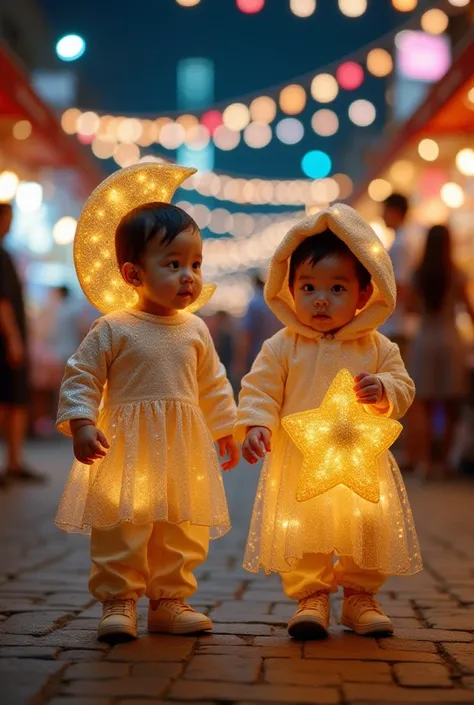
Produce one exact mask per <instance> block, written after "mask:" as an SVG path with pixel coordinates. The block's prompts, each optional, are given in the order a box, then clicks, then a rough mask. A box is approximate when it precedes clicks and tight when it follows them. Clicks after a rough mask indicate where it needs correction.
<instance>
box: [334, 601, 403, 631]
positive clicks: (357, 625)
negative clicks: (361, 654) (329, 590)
mask: <svg viewBox="0 0 474 705" xmlns="http://www.w3.org/2000/svg"><path fill="white" fill-rule="evenodd" d="M341 624H343V625H344V626H345V627H349V629H352V630H353V631H355V633H356V634H360V635H361V636H366V635H368V634H393V624H392V622H391V620H390V618H389V617H387V615H386V614H385V612H384V611H383V610H382V607H381V606H380V603H379V602H377V600H375V599H374V596H373V595H371V594H370V593H368V592H356V593H352V595H344V603H343V607H342V617H341Z"/></svg>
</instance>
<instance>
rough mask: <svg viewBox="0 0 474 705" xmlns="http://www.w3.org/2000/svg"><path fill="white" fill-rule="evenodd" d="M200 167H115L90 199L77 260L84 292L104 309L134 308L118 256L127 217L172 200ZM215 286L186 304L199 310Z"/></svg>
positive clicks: (76, 243) (78, 231) (80, 227)
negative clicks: (118, 233)
mask: <svg viewBox="0 0 474 705" xmlns="http://www.w3.org/2000/svg"><path fill="white" fill-rule="evenodd" d="M195 172H196V169H190V168H188V167H183V166H177V165H176V164H157V163H155V162H149V163H147V162H142V163H140V164H135V165H133V166H129V167H127V168H126V169H120V170H119V171H116V172H115V173H113V174H112V175H111V176H109V177H108V178H107V179H105V180H104V181H102V183H101V184H99V186H97V188H96V189H94V191H93V192H92V194H91V195H90V196H89V198H88V199H87V201H86V203H85V205H84V208H83V209H82V213H81V216H80V218H79V221H78V223H77V229H76V236H75V239H74V264H75V267H76V273H77V278H78V279H79V283H80V285H81V287H82V291H83V292H84V294H85V295H86V297H87V298H88V299H89V301H90V303H91V304H92V305H93V306H94V307H95V308H97V309H99V311H102V313H111V312H112V311H120V310H122V309H124V308H130V307H132V306H134V305H135V304H136V302H137V294H136V292H135V290H134V289H132V287H130V286H128V284H126V283H125V282H124V280H123V279H122V275H121V274H120V270H119V267H118V264H117V260H116V256H115V231H116V229H117V226H118V224H119V223H120V221H121V220H122V218H123V216H124V215H126V214H127V213H129V212H130V211H131V210H133V209H134V208H137V207H138V206H143V205H144V204H145V203H151V202H153V201H160V202H165V203H170V202H171V199H172V198H173V195H174V193H175V191H176V189H177V188H178V187H179V186H180V185H181V184H182V183H183V181H185V180H186V179H187V178H188V177H189V176H191V175H192V174H194V173H195ZM215 288H216V287H215V285H214V284H207V285H204V286H203V289H202V292H201V295H200V296H199V298H198V299H196V301H195V302H194V303H193V304H191V305H190V306H188V309H187V310H189V311H197V310H198V309H199V308H201V307H202V306H204V304H205V303H207V301H209V299H210V298H211V296H212V294H213V293H214V290H215Z"/></svg>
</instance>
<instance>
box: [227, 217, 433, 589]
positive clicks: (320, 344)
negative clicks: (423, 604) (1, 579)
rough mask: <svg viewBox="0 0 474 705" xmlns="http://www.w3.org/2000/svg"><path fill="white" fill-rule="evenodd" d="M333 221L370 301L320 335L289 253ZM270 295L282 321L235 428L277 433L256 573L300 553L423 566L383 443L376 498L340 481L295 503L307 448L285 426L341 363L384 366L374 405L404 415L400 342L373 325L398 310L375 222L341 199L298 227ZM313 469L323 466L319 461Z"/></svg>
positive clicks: (259, 516)
mask: <svg viewBox="0 0 474 705" xmlns="http://www.w3.org/2000/svg"><path fill="white" fill-rule="evenodd" d="M326 228H330V229H331V231H332V232H333V233H335V234H336V235H338V237H340V238H341V239H342V240H343V241H344V242H345V243H346V244H347V245H348V246H349V247H350V249H351V250H352V252H353V253H354V254H355V255H356V257H357V258H358V259H359V261H360V262H362V264H363V265H364V266H365V267H366V268H367V269H368V270H369V272H370V274H371V276H372V284H373V287H374V292H373V295H372V296H371V298H370V300H369V302H368V303H367V305H366V306H365V308H364V309H362V310H361V311H360V312H358V313H357V314H356V316H355V317H354V318H353V320H352V321H351V322H350V323H348V324H347V325H346V326H344V327H343V328H341V329H340V330H339V331H338V332H337V333H335V334H327V335H323V334H321V333H318V332H317V331H315V330H314V329H313V328H310V327H308V326H306V325H304V324H303V323H302V322H301V321H300V320H299V319H298V317H297V316H296V312H295V308H294V300H293V296H292V295H291V292H290V290H289V288H288V262H289V259H290V257H291V254H292V252H293V251H294V250H295V249H296V247H297V246H298V245H299V243H301V242H302V241H303V240H304V239H305V238H307V237H311V236H312V235H315V234H318V233H320V232H323V231H325V230H326ZM265 298H266V300H267V303H268V304H269V306H270V308H271V309H272V310H273V312H274V313H275V314H276V315H277V316H278V318H279V319H280V320H281V321H282V323H284V324H285V326H286V328H284V329H283V330H282V331H280V332H278V333H276V335H274V336H273V337H272V338H270V339H269V340H268V341H266V342H265V343H264V345H263V347H262V350H261V352H260V354H259V355H258V356H257V359H256V360H255V362H254V365H253V367H252V369H251V371H250V372H249V373H248V375H246V376H245V377H244V379H243V380H242V391H241V393H240V397H239V408H238V417H237V424H236V428H235V433H236V436H237V438H238V440H241V441H242V440H243V439H244V437H245V433H246V430H247V428H248V427H249V426H265V427H267V428H269V429H270V430H271V432H272V451H271V453H268V454H267V457H266V459H265V462H264V465H263V469H262V474H261V476H260V482H259V486H258V490H257V496H256V498H255V504H254V509H253V516H252V522H251V526H250V533H249V537H248V542H247V548H246V552H245V560H244V567H245V568H247V570H249V571H251V572H257V571H258V570H259V568H264V570H265V571H266V572H279V573H285V572H288V571H291V570H293V569H294V568H295V567H296V566H297V565H298V562H299V561H300V559H301V558H302V557H303V555H304V554H318V553H319V554H331V553H333V552H334V553H336V554H337V555H339V556H349V557H351V558H352V559H353V560H354V562H355V563H356V564H357V566H359V567H360V568H361V569H367V570H377V571H379V572H380V573H382V574H384V575H396V574H400V575H409V574H413V573H416V572H418V571H420V570H421V569H422V561H421V556H420V548H419V544H418V538H417V535H416V531H415V526H414V523H413V517H412V513H411V509H410V504H409V502H408V497H407V493H406V490H405V486H404V483H403V479H402V477H401V474H400V470H399V469H398V467H397V464H396V461H395V459H394V458H393V456H392V455H391V453H389V452H387V453H385V454H384V455H383V456H381V458H380V459H379V461H378V482H379V486H380V497H381V498H380V501H379V502H378V503H372V502H369V501H367V500H365V499H362V498H361V497H359V496H358V495H357V494H355V493H354V492H352V491H351V490H350V489H348V488H347V487H345V486H344V485H338V486H336V487H335V488H334V489H332V490H328V491H327V492H325V493H324V494H321V495H319V496H317V497H314V498H312V499H309V500H307V501H303V502H299V501H297V500H296V488H297V485H298V480H299V476H300V471H301V467H302V457H303V456H302V454H301V452H300V451H299V450H298V448H297V447H296V446H295V444H294V443H293V442H292V441H291V439H290V437H289V436H288V434H287V433H286V431H285V430H284V428H283V426H282V425H281V419H282V418H284V417H285V416H287V415H290V414H294V413H298V412H302V411H307V410H308V409H315V408H318V407H319V406H320V405H321V403H322V401H323V398H324V395H325V394H326V392H327V390H328V388H329V386H330V384H331V382H332V381H333V379H334V378H335V377H336V375H337V374H338V372H340V370H341V369H344V368H345V369H348V370H349V371H350V373H351V374H352V376H353V377H355V376H356V375H358V374H359V373H361V372H369V373H372V374H375V375H378V377H379V379H380V381H381V382H382V385H383V387H384V391H385V394H384V398H383V400H382V402H381V403H380V404H379V405H377V406H371V407H366V410H367V412H368V413H371V414H375V415H383V416H387V417H391V418H394V419H399V418H401V417H402V416H403V415H404V414H405V413H406V411H407V409H408V408H409V406H410V404H411V402H412V401H413V397H414V393H415V388H414V384H413V382H412V380H411V379H410V377H409V375H408V373H407V371H406V369H405V367H404V364H403V362H402V359H401V357H400V352H399V350H398V347H397V346H396V345H394V344H393V343H391V342H390V341H389V340H388V339H387V338H385V337H384V336H383V335H380V334H379V333H377V332H376V327H377V326H378V325H379V324H380V323H382V322H383V321H384V320H385V319H386V318H387V316H388V315H389V313H390V312H391V311H392V310H393V307H394V303H395V281H394V278H393V271H392V266H391V263H390V259H389V258H388V255H387V253H386V252H385V251H384V249H383V248H382V246H381V244H380V241H379V240H378V238H377V236H376V235H375V233H374V232H373V231H372V229H371V228H370V227H369V226H368V225H367V224H366V223H365V222H364V221H362V219H361V218H360V217H359V216H357V214H355V212H354V211H353V210H352V209H350V208H347V207H345V206H343V205H338V206H337V207H332V208H330V209H328V211H324V212H321V213H319V214H318V215H317V216H312V217H308V218H306V219H305V220H304V221H302V222H301V223H299V224H298V225H296V226H294V228H292V230H290V232H289V233H288V234H287V236H286V237H285V238H284V240H283V241H282V242H281V244H280V245H279V247H278V249H277V250H276V252H275V254H274V256H273V258H272V261H271V264H270V270H269V275H268V280H267V285H266V289H265ZM315 472H317V468H315Z"/></svg>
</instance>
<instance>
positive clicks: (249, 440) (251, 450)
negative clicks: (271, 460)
mask: <svg viewBox="0 0 474 705" xmlns="http://www.w3.org/2000/svg"><path fill="white" fill-rule="evenodd" d="M271 440H272V432H271V431H270V429H269V428H267V427H266V426H252V428H249V430H248V431H247V435H246V436H245V441H244V443H243V445H242V455H243V456H244V458H245V460H246V461H247V462H248V463H250V465H255V463H258V459H259V458H264V457H265V455H266V453H270V452H271V450H272V446H271Z"/></svg>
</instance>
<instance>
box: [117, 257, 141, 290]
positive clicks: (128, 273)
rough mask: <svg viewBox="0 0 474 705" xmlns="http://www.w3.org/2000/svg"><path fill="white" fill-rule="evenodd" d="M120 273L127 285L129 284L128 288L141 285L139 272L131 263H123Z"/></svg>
mask: <svg viewBox="0 0 474 705" xmlns="http://www.w3.org/2000/svg"><path fill="white" fill-rule="evenodd" d="M120 271H121V272H122V277H123V278H124V280H125V281H126V283H127V284H130V286H140V285H141V283H142V280H141V276H140V271H139V269H138V267H137V266H136V264H133V263H132V262H125V264H124V265H122V269H121V270H120Z"/></svg>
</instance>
